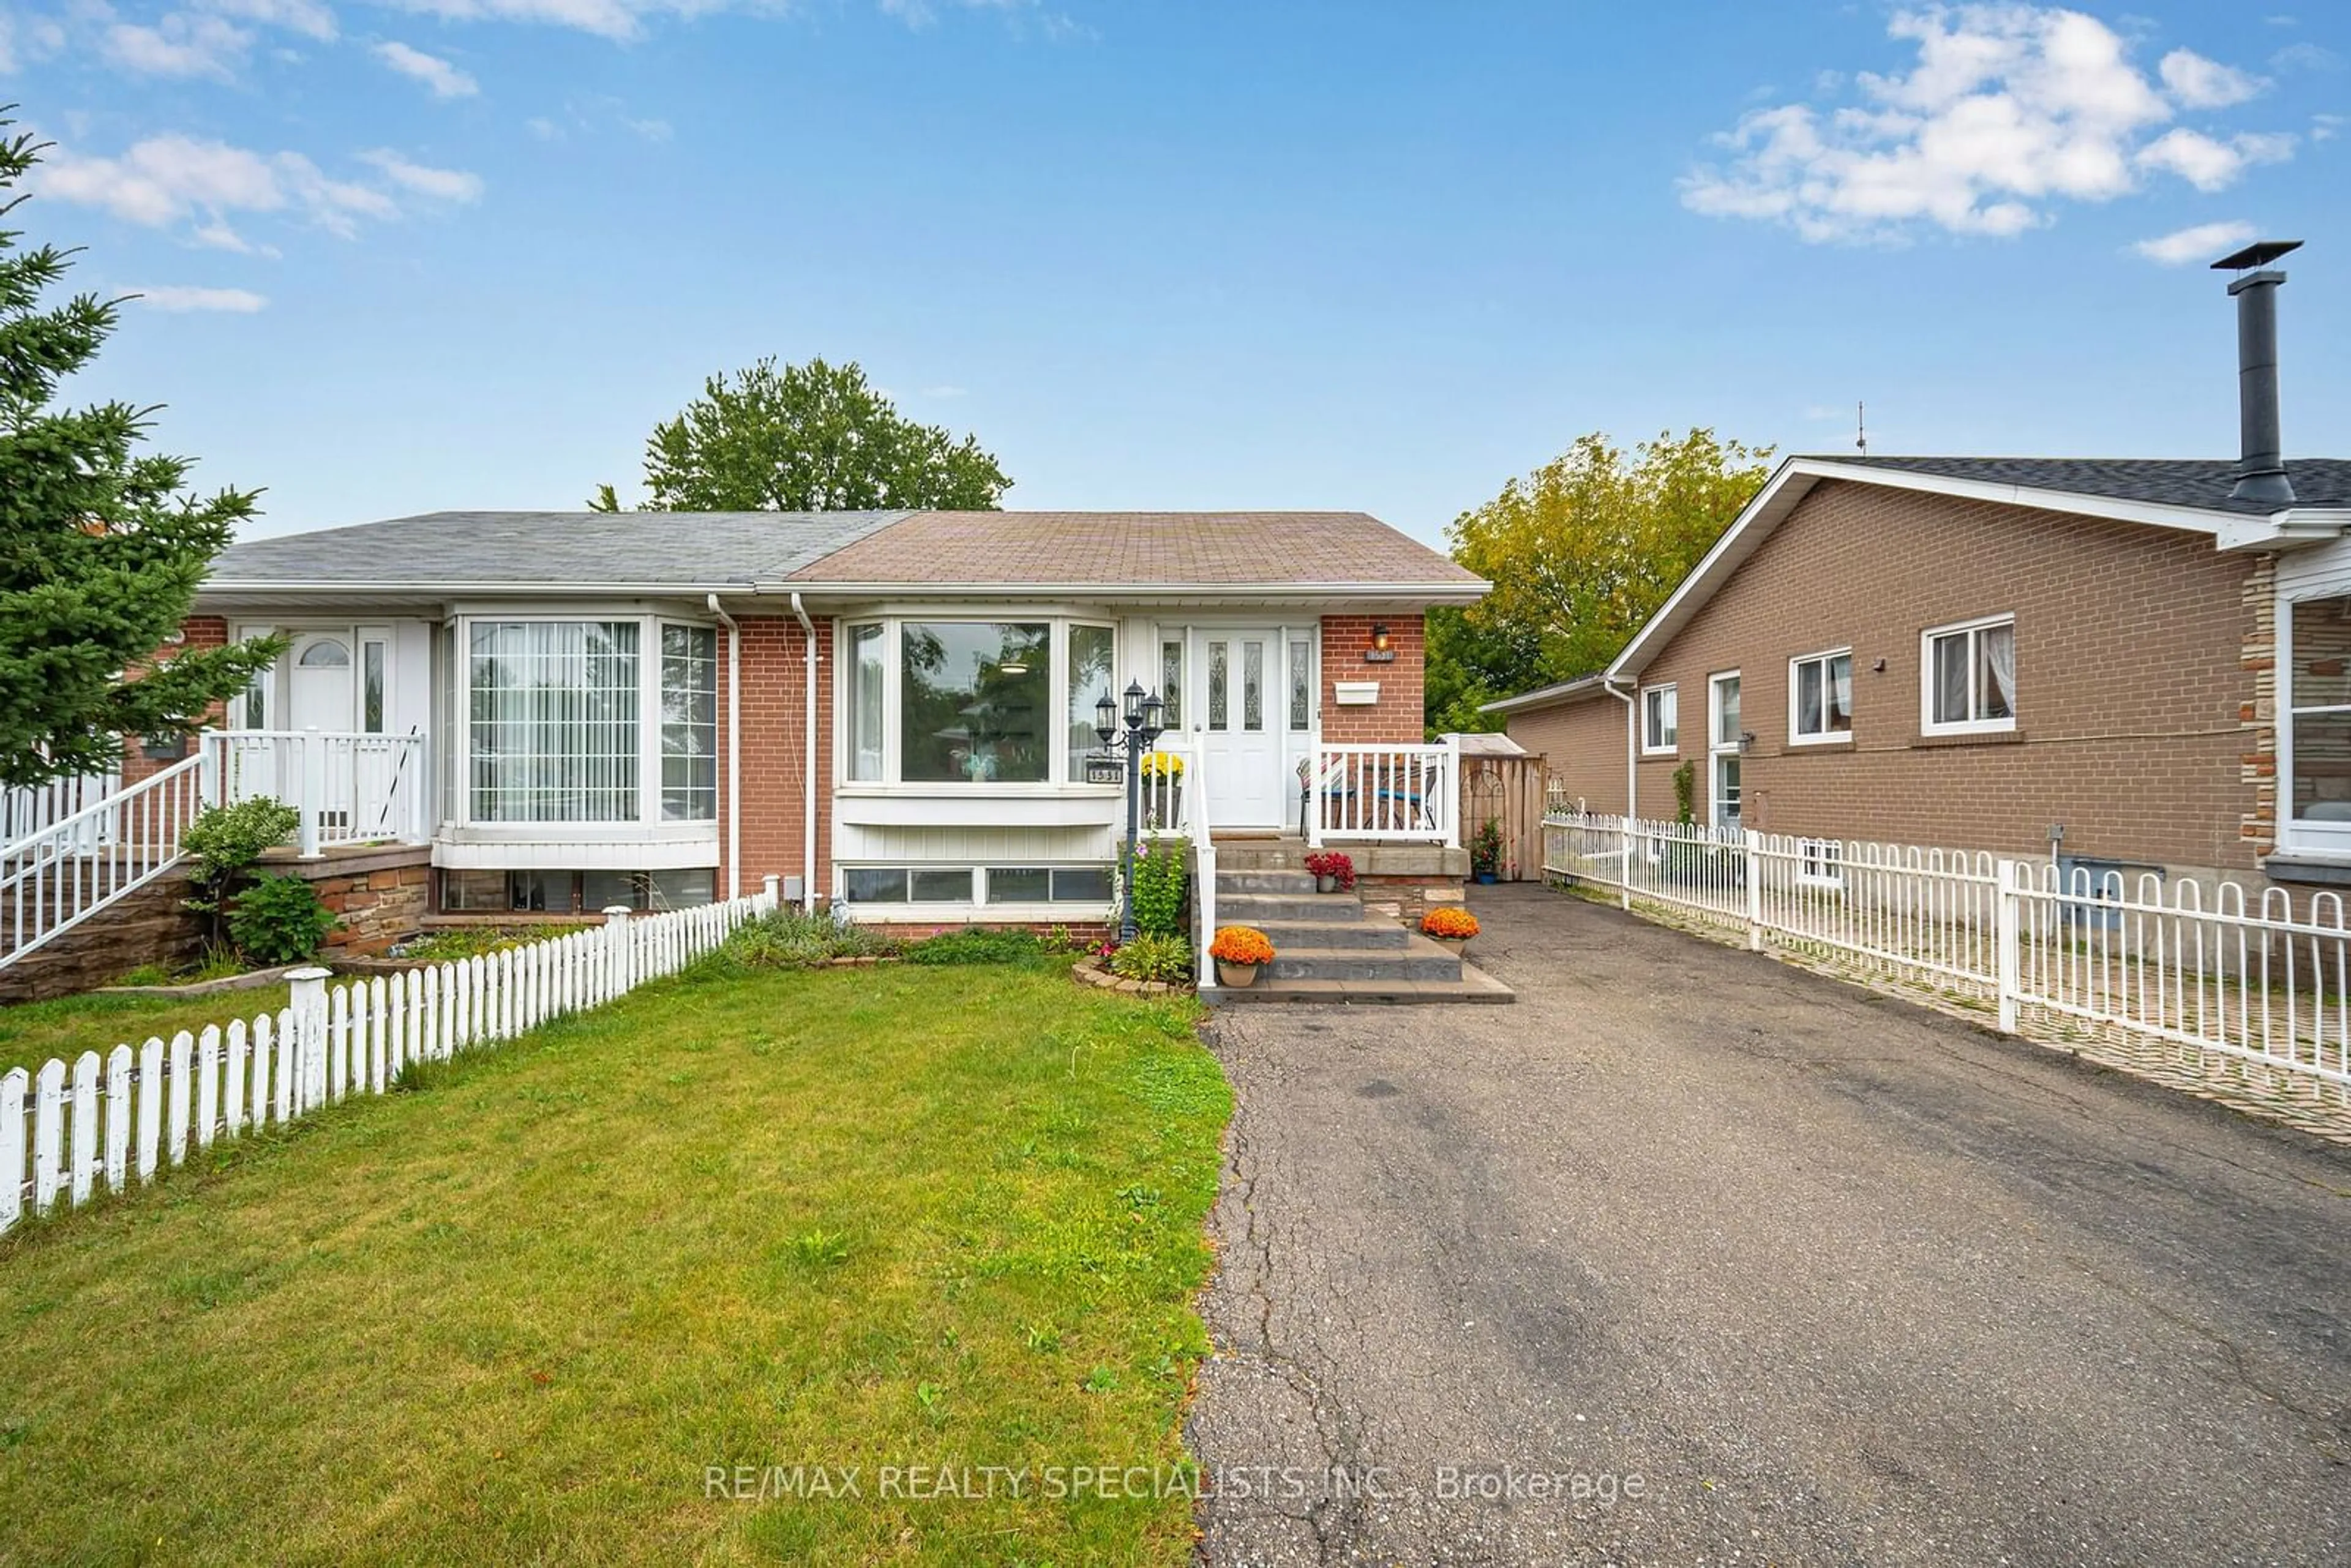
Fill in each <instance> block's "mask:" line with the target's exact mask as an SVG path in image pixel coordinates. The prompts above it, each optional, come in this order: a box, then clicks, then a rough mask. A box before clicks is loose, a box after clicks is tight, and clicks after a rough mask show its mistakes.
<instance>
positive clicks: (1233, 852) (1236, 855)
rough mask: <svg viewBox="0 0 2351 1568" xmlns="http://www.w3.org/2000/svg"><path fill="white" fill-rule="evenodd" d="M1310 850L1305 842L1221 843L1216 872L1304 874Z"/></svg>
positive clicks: (1252, 840) (1250, 841)
mask: <svg viewBox="0 0 2351 1568" xmlns="http://www.w3.org/2000/svg"><path fill="white" fill-rule="evenodd" d="M1310 853H1311V846H1310V845H1309V844H1308V843H1307V842H1306V841H1305V840H1304V839H1220V840H1218V841H1217V870H1218V871H1220V872H1222V871H1228V870H1229V871H1303V870H1305V869H1306V857H1307V855H1308V854H1310Z"/></svg>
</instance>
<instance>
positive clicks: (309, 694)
mask: <svg viewBox="0 0 2351 1568" xmlns="http://www.w3.org/2000/svg"><path fill="white" fill-rule="evenodd" d="M292 653H293V664H292V665H291V667H290V669H289V672H288V674H287V693H286V716H287V723H286V727H287V728H288V729H321V730H328V731H332V732H336V733H346V732H348V731H350V730H351V729H353V728H355V727H356V726H355V725H353V723H352V722H351V709H352V701H351V697H352V684H351V640H350V637H349V636H348V635H346V634H344V633H343V632H306V633H304V634H303V635H301V636H299V637H297V638H296V639H295V640H294V647H293V650H292Z"/></svg>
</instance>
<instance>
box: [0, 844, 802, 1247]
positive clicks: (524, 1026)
mask: <svg viewBox="0 0 2351 1568" xmlns="http://www.w3.org/2000/svg"><path fill="white" fill-rule="evenodd" d="M776 904H777V889H776V879H775V878H773V877H770V878H768V886H767V887H766V889H765V890H763V891H762V892H760V893H758V894H753V895H752V896H750V897H748V898H737V899H731V900H728V901H727V902H726V903H723V904H708V905H705V906H704V907H702V908H699V909H681V910H676V911H674V912H672V913H670V914H666V915H647V916H643V917H640V918H635V919H632V918H630V917H629V915H628V913H627V912H626V911H625V910H615V911H611V912H608V917H607V923H606V924H605V925H601V926H599V927H596V928H594V929H591V930H587V931H580V932H575V933H573V934H572V935H570V936H560V937H557V938H555V939H553V940H551V941H546V942H536V943H532V944H530V945H528V946H520V947H512V948H508V949H506V950H504V951H502V952H498V953H495V954H488V955H485V956H477V957H472V958H462V959H453V960H451V961H449V962H447V963H443V964H435V965H432V966H430V967H423V968H416V969H411V970H408V971H407V972H405V973H403V974H400V975H396V976H377V977H371V978H359V977H355V978H352V979H350V980H348V981H346V982H345V983H343V984H342V985H340V986H336V987H333V988H329V986H328V985H327V983H326V971H325V970H323V969H313V970H302V971H297V973H296V977H295V980H294V986H293V996H292V998H291V1004H290V1005H289V1006H287V1007H286V1008H283V1009H279V1010H278V1011H277V1013H276V1014H274V1015H272V1014H269V1013H263V1014H261V1015H259V1016H257V1017H256V1018H254V1019H251V1020H250V1021H247V1020H246V1019H236V1020H235V1021H233V1022H231V1023H230V1024H229V1025H228V1026H227V1027H226V1028H225V1029H224V1028H221V1027H219V1026H217V1025H207V1026H206V1027H205V1028H204V1030H202V1031H201V1032H199V1033H191V1032H190V1031H188V1030H181V1031H180V1032H178V1033H177V1034H175V1035H173V1036H172V1038H171V1040H168V1041H167V1040H162V1039H161V1038H160V1037H159V1038H154V1039H151V1040H148V1041H147V1042H146V1043H145V1044H144V1045H142V1046H141V1047H139V1048H138V1049H137V1050H136V1051H133V1050H132V1049H131V1047H130V1046H128V1045H118V1046H116V1047H115V1048H114V1049H113V1051H110V1053H108V1055H107V1056H106V1057H105V1058H104V1059H103V1060H101V1059H100V1058H99V1053H98V1052H97V1051H84V1052H82V1054H81V1055H80V1056H79V1057H78V1058H77V1059H76V1060H75V1061H73V1062H72V1063H71V1064H70V1065H69V1064H68V1063H67V1062H65V1061H60V1060H55V1059H52V1060H51V1061H48V1062H47V1063H45V1064H43V1066H42V1067H41V1069H40V1071H37V1072H31V1073H28V1072H26V1070H25V1069H24V1068H22V1067H17V1068H12V1069H10V1070H9V1071H8V1072H7V1073H5V1075H0V1232H5V1231H6V1230H8V1229H9V1228H12V1227H14V1226H16V1224H17V1223H19V1222H20V1221H21V1220H22V1219H23V1218H24V1216H25V1214H26V1211H27V1209H29V1210H30V1212H32V1213H33V1214H36V1215H46V1214H48V1213H50V1212H52V1211H53V1210H54V1209H56V1208H57V1206H58V1205H59V1204H60V1203H64V1204H67V1205H69V1206H71V1207H76V1208H78V1207H81V1206H82V1205H83V1204H85V1203H88V1202H89V1201H90V1199H91V1197H93V1196H94V1195H95V1194H97V1193H98V1191H99V1188H100V1186H101V1185H102V1186H103V1187H104V1190H105V1191H107V1192H109V1193H119V1192H122V1191H124V1190H125V1189H126V1188H128V1187H129V1186H131V1183H132V1182H133V1181H134V1180H135V1181H137V1182H139V1183H141V1184H145V1183H147V1182H151V1181H152V1180H154V1179H155V1177H156V1176H157V1175H158V1174H159V1173H160V1172H161V1171H162V1169H163V1168H164V1167H166V1166H178V1165H181V1164H183V1162H185V1161H186V1159H187V1157H188V1153H189V1151H190V1149H192V1148H193V1149H196V1150H203V1149H205V1148H208V1147H210V1146H211V1145H213V1144H214V1143H216V1142H219V1141H221V1140H224V1139H228V1138H235V1137H240V1136H242V1135H244V1134H246V1133H247V1132H254V1131H258V1130H259V1129H261V1128H263V1127H266V1126H271V1125H278V1124H285V1123H287V1122H289V1121H292V1120H294V1119H296V1118H298V1117H299V1116H301V1115H303V1114H304V1113H307V1112H308V1111H311V1110H314V1109H316V1108H317V1107H319V1106H320V1105H326V1104H331V1103H335V1102H337V1101H340V1100H344V1099H348V1098H350V1096H352V1095H356V1094H381V1093H383V1092H385V1091H386V1090H387V1089H389V1088H391V1087H392V1085H393V1083H394V1082H396V1081H397V1080H398V1079H399V1077H400V1075H401V1071H402V1069H403V1068H405V1067H406V1066H407V1065H408V1064H409V1063H410V1062H412V1061H446V1060H447V1059H448V1058H449V1057H451V1056H453V1055H455V1053H456V1052H458V1051H465V1050H468V1049H471V1048H473V1047H476V1046H482V1045H488V1044H495V1043H496V1042H498V1041H501V1040H511V1039H513V1038H514V1037H515V1036H517V1035H518V1034H521V1033H522V1032H523V1031H524V1030H529V1029H532V1028H535V1027H536V1026H538V1024H541V1023H544V1022H545V1021H547V1020H548V1019H554V1018H561V1017H563V1016H565V1015H567V1014H570V1013H576V1012H581V1011H584V1010H586V1009H590V1008H593V1007H598V1006H601V1004H603V1003H605V1002H608V1001H611V1000H612V999H613V998H617V997H621V996H625V995H626V994H627V993H628V992H630V991H631V990H633V989H634V988H637V987H638V986H640V985H643V984H644V983H645V982H646V981H648V980H653V979H658V978H660V977H663V976H665V975H673V974H675V973H676V972H677V971H678V970H680V969H682V968H684V967H685V966H686V965H687V964H688V963H690V962H692V961H693V960H694V959H695V958H696V957H699V956H701V955H703V954H705V953H707V952H709V951H710V950H711V949H712V948H714V947H716V946H718V944H719V943H720V942H722V941H724V940H725V939H726V936H727V934H728V933H730V932H732V931H733V930H734V929H735V928H736V927H737V926H738V925H742V924H743V923H744V922H745V921H747V920H750V919H753V918H756V917H757V916H758V915H766V914H768V913H769V912H771V911H772V910H774V909H775V907H776Z"/></svg>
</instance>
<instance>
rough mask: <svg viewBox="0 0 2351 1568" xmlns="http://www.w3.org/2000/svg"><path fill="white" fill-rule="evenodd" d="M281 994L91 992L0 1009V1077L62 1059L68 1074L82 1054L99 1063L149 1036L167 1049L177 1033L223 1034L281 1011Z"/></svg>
mask: <svg viewBox="0 0 2351 1568" xmlns="http://www.w3.org/2000/svg"><path fill="white" fill-rule="evenodd" d="M286 991H287V988H285V987H284V986H263V987H259V988H256V989H254V990H250V991H218V992H215V993H214V994H213V995H211V996H209V997H190V998H167V997H126V996H106V995H101V994H99V993H98V992H95V991H93V992H90V993H88V994H86V995H83V996H78V997H59V998H57V999H56V1000H54V1001H47V1002H19V1003H17V1004H16V1006H15V1007H5V1008H0V1072H5V1071H8V1069H10V1068H12V1067H21V1068H23V1069H24V1070H25V1071H27V1072H37V1071H40V1066H41V1063H43V1062H45V1061H48V1060H49V1058H51V1057H53V1056H55V1057H60V1058H62V1059H64V1061H65V1064H66V1066H67V1068H68V1070H70V1069H71V1068H72V1066H73V1063H74V1058H76V1057H78V1056H79V1055H80V1054H81V1053H82V1052H83V1051H96V1052H98V1054H99V1057H100V1058H103V1057H104V1056H105V1055H106V1053H107V1052H109V1051H112V1050H113V1049H114V1048H115V1047H116V1046H118V1045H127V1046H129V1047H131V1050H132V1051H137V1050H138V1049H139V1047H140V1046H141V1044H143V1043H144V1042H145V1041H146V1040H147V1039H148V1038H149V1037H150V1036H156V1035H160V1036H161V1037H162V1040H163V1041H164V1042H165V1043H166V1044H169V1043H170V1042H171V1039H172V1035H173V1034H175V1033H177V1032H178V1031H179V1030H183V1029H184V1030H189V1031H190V1032H192V1033H193V1032H198V1031H201V1030H203V1029H204V1025H206V1024H208V1023H216V1024H218V1025H220V1026H221V1027H222V1028H223V1029H226V1028H227V1027H228V1021H229V1019H245V1020H246V1022H248V1023H250V1022H251V1021H252V1020H253V1019H255V1018H256V1017H257V1016H259V1015H260V1014H262V1013H265V1012H268V1013H275V1012H276V1011H277V1009H280V1008H282V1007H284V1006H285V1005H286Z"/></svg>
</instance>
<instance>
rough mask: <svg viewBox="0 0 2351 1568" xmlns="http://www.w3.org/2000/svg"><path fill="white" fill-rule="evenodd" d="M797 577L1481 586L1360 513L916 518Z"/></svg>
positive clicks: (1434, 553) (936, 581) (1039, 514)
mask: <svg viewBox="0 0 2351 1568" xmlns="http://www.w3.org/2000/svg"><path fill="white" fill-rule="evenodd" d="M793 575H794V577H795V579H796V580H800V581H810V582H860V583H865V582H871V583H906V584H908V585H920V584H933V585H937V584H946V583H1058V582H1068V583H1097V584H1102V583H1202V584H1228V585H1239V584H1258V583H1262V584H1267V585H1270V586H1278V585H1282V584H1288V583H1301V584H1302V583H1360V584H1365V585H1379V584H1386V583H1434V584H1458V585H1459V586H1461V587H1464V588H1468V587H1473V586H1475V585H1476V584H1477V583H1478V581H1479V579H1478V577H1477V575H1476V574H1475V573H1473V572H1470V571H1467V570H1463V569H1462V568H1461V567H1460V566H1459V565H1458V564H1456V563H1455V562H1454V561H1453V559H1451V558H1450V557H1447V556H1444V555H1440V554H1439V553H1437V551H1436V550H1433V549H1429V548H1428V547H1427V546H1426V545H1425V544H1422V543H1420V542H1419V541H1417V540H1416V539H1412V538H1406V537H1405V535H1403V534H1400V533H1398V532H1397V531H1396V530H1395V529H1394V528H1390V527H1389V526H1388V525H1387V524H1385V523H1384V522H1382V521H1380V520H1379V519H1378V518H1377V517H1372V516H1370V515H1368V514H1366V513H1364V512H917V513H915V514H914V516H912V517H908V518H907V519H906V520H905V521H904V522H903V523H900V524H898V525H897V526H896V527H894V528H887V529H883V530H882V531H880V532H877V533H874V534H871V535H869V536H867V537H866V538H862V539H861V540H859V541H858V542H856V543H854V544H852V545H849V546H847V547H845V548H844V549H841V550H840V551H838V552H837V553H835V554H833V555H831V556H829V557H827V558H826V559H823V560H820V561H818V562H816V563H814V564H812V565H810V566H808V567H804V568H802V569H801V570H799V571H798V572H796V573H794V574H793Z"/></svg>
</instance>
